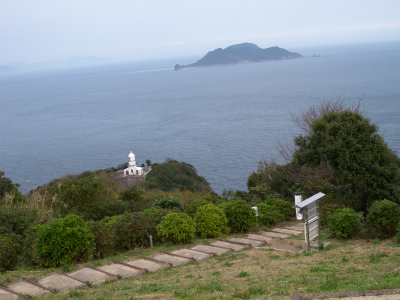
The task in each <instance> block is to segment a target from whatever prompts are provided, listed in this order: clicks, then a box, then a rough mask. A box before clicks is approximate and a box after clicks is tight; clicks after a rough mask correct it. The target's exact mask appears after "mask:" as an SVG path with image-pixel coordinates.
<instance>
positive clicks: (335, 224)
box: [329, 208, 361, 239]
mask: <svg viewBox="0 0 400 300" xmlns="http://www.w3.org/2000/svg"><path fill="white" fill-rule="evenodd" d="M360 228H361V217H360V215H359V214H358V213H357V212H356V211H355V210H354V209H351V208H342V209H339V210H337V211H336V212H335V214H333V215H332V216H331V217H330V219H329V231H330V234H331V236H333V237H337V238H340V239H341V238H343V239H347V238H349V237H351V236H353V235H354V234H356V233H357V232H358V231H359V230H360Z"/></svg>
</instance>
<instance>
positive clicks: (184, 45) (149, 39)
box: [0, 0, 400, 65]
mask: <svg viewBox="0 0 400 300" xmlns="http://www.w3.org/2000/svg"><path fill="white" fill-rule="evenodd" d="M399 12H400V1H398V0H379V1H371V0H353V1H351V0H346V1H342V0H335V1H331V0H326V1H320V0H318V1H316V0H305V1H288V0H282V1H269V0H267V1H256V0H247V1H242V0H240V1H239V0H230V1H225V0H213V1H209V0H203V1H183V0H170V1H154V0H149V1H134V0H112V1H111V0H108V1H102V0H96V1H95V0H80V1H78V0H57V1H54V0H38V1H32V0H17V1H16V0H0V41H1V51H0V65H2V64H7V63H11V62H26V63H40V62H47V61H52V60H65V59H70V58H74V57H86V56H97V57H103V58H107V59H111V60H112V61H137V60H150V59H162V58H173V57H183V56H199V57H200V56H203V55H204V54H205V53H207V51H210V50H214V49H216V48H225V47H227V46H229V45H232V44H238V43H243V42H250V43H255V44H257V45H258V46H260V47H261V48H267V47H271V46H279V47H282V48H286V49H288V50H290V51H293V50H295V49H296V48H299V47H311V46H323V45H335V44H348V43H368V42H383V41H398V40H400V14H399Z"/></svg>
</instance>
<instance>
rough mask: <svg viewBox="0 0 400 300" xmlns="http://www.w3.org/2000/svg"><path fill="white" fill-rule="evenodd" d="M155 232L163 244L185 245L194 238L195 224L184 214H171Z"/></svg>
mask: <svg viewBox="0 0 400 300" xmlns="http://www.w3.org/2000/svg"><path fill="white" fill-rule="evenodd" d="M157 232H158V234H159V235H160V237H161V238H162V240H163V241H164V242H171V243H174V244H181V243H186V242H189V241H191V240H192V239H194V238H195V232H196V223H195V222H194V221H193V219H192V218H190V217H189V216H188V215H187V214H185V213H176V212H171V213H169V214H168V215H166V216H165V217H164V218H163V220H162V221H161V223H160V224H158V225H157Z"/></svg>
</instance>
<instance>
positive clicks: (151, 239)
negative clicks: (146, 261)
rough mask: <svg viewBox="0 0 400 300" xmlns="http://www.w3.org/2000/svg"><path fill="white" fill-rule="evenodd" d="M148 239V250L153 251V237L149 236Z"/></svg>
mask: <svg viewBox="0 0 400 300" xmlns="http://www.w3.org/2000/svg"><path fill="white" fill-rule="evenodd" d="M149 237H150V248H151V249H153V236H151V235H149Z"/></svg>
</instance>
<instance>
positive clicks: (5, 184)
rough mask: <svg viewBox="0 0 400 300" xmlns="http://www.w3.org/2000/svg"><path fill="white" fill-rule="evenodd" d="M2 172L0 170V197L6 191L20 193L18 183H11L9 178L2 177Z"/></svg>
mask: <svg viewBox="0 0 400 300" xmlns="http://www.w3.org/2000/svg"><path fill="white" fill-rule="evenodd" d="M4 174H5V173H4V172H2V171H0V199H1V198H3V197H4V196H5V194H7V193H13V194H18V195H20V192H19V191H18V188H19V186H20V185H19V184H18V183H13V182H12V181H11V179H9V178H7V177H4Z"/></svg>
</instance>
